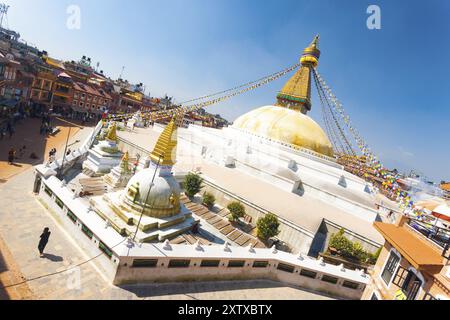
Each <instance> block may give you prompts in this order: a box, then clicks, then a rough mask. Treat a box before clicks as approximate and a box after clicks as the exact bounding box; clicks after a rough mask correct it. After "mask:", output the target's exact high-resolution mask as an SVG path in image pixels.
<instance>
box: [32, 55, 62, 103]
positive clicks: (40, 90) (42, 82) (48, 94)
mask: <svg viewBox="0 0 450 320" xmlns="http://www.w3.org/2000/svg"><path fill="white" fill-rule="evenodd" d="M33 69H34V73H35V78H34V80H33V84H32V87H31V95H30V99H31V103H32V104H33V106H34V107H35V108H37V109H40V110H49V109H50V105H51V101H52V88H53V83H54V82H55V81H56V79H57V76H56V75H55V74H54V72H53V69H52V68H51V67H50V66H48V65H47V64H44V63H42V62H41V63H36V64H35V65H33Z"/></svg>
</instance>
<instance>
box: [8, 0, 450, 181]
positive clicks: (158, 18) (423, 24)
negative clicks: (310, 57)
mask: <svg viewBox="0 0 450 320" xmlns="http://www.w3.org/2000/svg"><path fill="white" fill-rule="evenodd" d="M4 2H6V3H8V4H10V5H11V8H10V12H9V16H8V25H9V27H10V28H13V29H15V30H17V31H19V32H20V33H21V35H22V38H24V39H25V40H27V41H29V42H30V43H33V44H35V45H36V46H38V47H39V48H41V49H45V50H47V51H48V52H49V54H50V56H52V57H55V58H64V59H67V60H69V59H70V60H74V59H79V58H80V57H81V56H82V55H87V56H89V57H91V58H92V61H93V62H94V63H96V62H97V61H99V62H100V69H103V70H104V71H105V72H106V73H107V74H108V75H110V76H111V77H113V78H117V77H118V76H119V74H120V72H121V69H122V66H125V72H124V77H125V78H127V79H128V80H130V81H132V82H143V83H144V84H145V85H146V87H147V89H148V90H150V93H151V94H152V95H153V96H160V95H163V94H165V93H167V94H169V95H173V96H175V98H176V100H177V101H179V102H181V101H183V100H187V99H189V98H194V97H198V96H202V95H205V94H208V93H211V92H216V91H220V90H222V89H227V88H229V87H233V86H235V85H237V84H241V83H244V82H248V81H251V80H254V79H257V78H260V77H262V76H265V75H268V74H270V73H273V72H276V71H278V70H281V69H283V68H285V67H287V66H290V65H292V64H294V63H295V62H297V61H298V59H299V56H300V53H301V51H302V50H303V48H304V47H305V46H307V45H308V44H309V43H310V41H311V39H312V38H313V36H314V35H315V34H317V33H319V34H320V36H321V42H320V49H321V51H322V56H321V59H320V64H319V72H320V73H321V74H322V76H323V77H324V78H325V80H326V81H327V82H328V84H329V85H330V87H331V88H332V89H333V91H334V93H335V95H336V96H337V97H338V98H339V100H340V101H341V102H342V103H343V105H344V107H345V109H346V111H347V113H348V114H349V115H350V117H351V118H352V122H353V123H354V124H355V126H356V127H357V128H358V130H359V131H360V133H361V135H362V136H363V137H364V138H365V140H366V141H367V143H368V144H369V145H370V146H371V148H372V150H374V151H375V153H376V154H378V155H379V156H380V158H381V159H382V161H383V162H384V163H385V164H386V165H388V166H391V167H396V168H399V169H402V170H409V169H411V168H415V169H417V170H418V171H421V172H423V173H424V174H426V175H427V176H429V177H430V178H432V179H434V180H435V181H438V182H439V181H440V180H450V90H449V89H450V59H449V57H450V22H449V21H450V1H446V0H430V1H410V0H409V1H407V0H403V1H402V0H395V1H394V0H390V1H376V0H371V1H364V0H355V1H350V0H340V1H331V0H330V1H300V0H292V1H287V0H286V1H283V0H277V1H272V0H265V1H260V0H226V1H225V0H222V1H219V0H178V1H169V0H165V1H162V0H161V1H148V0H146V1H143V0H142V1H137V0H136V1H118V0H95V1H87V0H70V1H65V0H13V1H12V0H9V1H4ZM71 4H76V5H78V6H79V7H80V9H81V29H80V30H69V29H67V28H66V20H67V18H68V14H67V13H66V9H67V7H68V5H71ZM370 4H376V5H379V6H380V8H381V30H369V29H368V28H367V27H366V20H367V17H368V14H367V13H366V9H367V7H368V6H369V5H370ZM287 79H288V77H285V78H283V79H280V80H278V81H276V82H273V83H271V84H270V85H268V86H265V87H262V88H260V89H258V90H256V91H253V92H251V93H247V94H245V95H242V96H239V97H236V98H234V99H233V100H230V101H228V102H226V103H223V104H220V105H217V106H215V107H211V108H210V109H209V111H210V112H213V113H220V114H222V115H223V116H224V117H226V118H227V119H229V120H234V119H235V118H236V117H237V116H239V115H240V114H242V113H244V112H247V111H249V110H251V109H254V108H256V107H258V106H262V105H267V104H271V103H273V102H274V101H275V95H276V93H277V91H278V90H279V89H280V88H281V87H282V85H283V84H284V82H285V81H286V80H287ZM310 115H311V117H313V118H314V119H315V120H316V121H318V122H319V123H321V113H320V105H319V103H318V101H317V99H313V111H312V112H311V114H310Z"/></svg>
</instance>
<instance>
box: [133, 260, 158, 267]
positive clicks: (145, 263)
mask: <svg viewBox="0 0 450 320" xmlns="http://www.w3.org/2000/svg"><path fill="white" fill-rule="evenodd" d="M157 264H158V259H134V260H133V264H132V265H131V267H132V268H156V266H157Z"/></svg>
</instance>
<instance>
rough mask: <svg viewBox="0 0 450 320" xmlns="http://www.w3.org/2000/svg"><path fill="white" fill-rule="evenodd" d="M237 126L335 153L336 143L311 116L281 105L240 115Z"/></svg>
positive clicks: (316, 150) (288, 142)
mask: <svg viewBox="0 0 450 320" xmlns="http://www.w3.org/2000/svg"><path fill="white" fill-rule="evenodd" d="M233 127H234V128H236V129H240V130H243V131H246V132H249V133H253V134H256V135H258V136H262V137H265V138H269V139H273V140H276V141H279V142H284V143H287V144H290V145H293V146H297V147H301V148H306V149H309V150H312V151H315V152H317V153H320V154H323V155H326V156H329V157H333V147H332V145H331V143H330V140H329V139H328V137H327V135H326V134H325V132H324V131H323V130H322V128H321V127H320V126H319V125H318V124H317V123H316V122H315V121H314V120H313V119H311V118H310V117H308V116H307V115H304V114H302V113H300V112H298V111H295V110H290V109H287V108H283V107H280V106H265V107H261V108H258V109H255V110H253V111H250V112H248V113H246V114H244V115H242V116H241V117H239V118H238V119H237V120H236V121H235V122H234V124H233Z"/></svg>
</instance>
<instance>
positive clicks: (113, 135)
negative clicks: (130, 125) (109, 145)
mask: <svg viewBox="0 0 450 320" xmlns="http://www.w3.org/2000/svg"><path fill="white" fill-rule="evenodd" d="M106 140H108V141H111V142H117V128H116V123H115V122H113V123H112V125H111V127H110V128H109V130H108V134H107V135H106Z"/></svg>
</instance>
